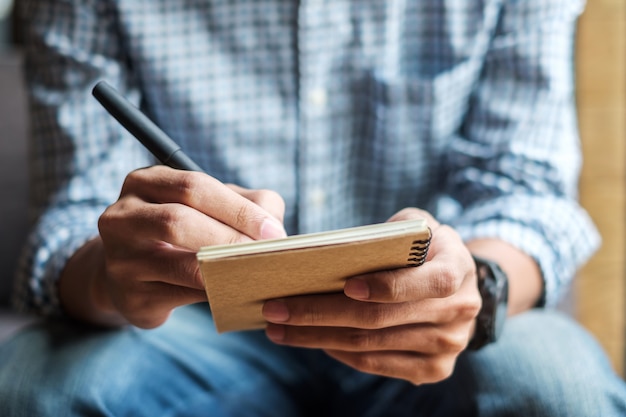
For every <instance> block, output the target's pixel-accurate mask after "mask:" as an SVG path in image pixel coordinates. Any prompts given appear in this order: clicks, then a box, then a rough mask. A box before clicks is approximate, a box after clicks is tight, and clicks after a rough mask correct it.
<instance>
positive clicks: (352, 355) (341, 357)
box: [326, 350, 457, 385]
mask: <svg viewBox="0 0 626 417" xmlns="http://www.w3.org/2000/svg"><path fill="white" fill-rule="evenodd" d="M326 353H327V354H328V355H329V356H331V357H332V358H334V359H336V360H338V361H340V362H342V363H344V364H346V365H348V366H350V367H352V368H355V369H357V370H359V371H361V372H365V373H369V374H374V375H381V376H386V377H391V378H399V379H404V380H407V381H410V382H412V383H413V384H415V385H420V384H427V383H434V382H439V381H442V380H444V379H446V378H448V377H449V376H450V375H452V372H453V371H454V365H455V363H456V358H457V356H456V355H437V356H428V355H419V354H414V353H409V352H344V351H338V350H327V351H326Z"/></svg>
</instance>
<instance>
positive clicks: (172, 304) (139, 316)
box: [113, 282, 207, 329]
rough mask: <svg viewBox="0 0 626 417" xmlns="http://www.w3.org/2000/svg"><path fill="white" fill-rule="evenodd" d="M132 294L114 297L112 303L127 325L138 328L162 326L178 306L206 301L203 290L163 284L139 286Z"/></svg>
mask: <svg viewBox="0 0 626 417" xmlns="http://www.w3.org/2000/svg"><path fill="white" fill-rule="evenodd" d="M132 294H133V295H132V297H118V298H117V299H115V298H114V299H113V303H114V305H115V307H116V308H117V309H118V311H120V313H122V314H123V315H124V317H126V319H127V320H128V321H129V323H131V324H132V325H134V326H137V327H140V328H142V329H153V328H156V327H158V326H160V325H162V324H163V323H165V321H166V320H167V319H168V317H169V315H170V314H171V312H172V310H173V309H174V308H176V307H178V306H181V305H188V304H195V303H199V302H206V300H207V298H206V293H205V292H204V291H200V290H194V289H191V288H186V287H180V286H176V285H170V284H166V283H163V282H150V283H143V285H140V286H137V287H136V288H135V289H134V291H133V293H132Z"/></svg>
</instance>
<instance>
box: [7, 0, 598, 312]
mask: <svg viewBox="0 0 626 417" xmlns="http://www.w3.org/2000/svg"><path fill="white" fill-rule="evenodd" d="M582 3H583V2H582V0H580V1H579V0H526V1H516V0H481V1H479V0H475V1H474V0H393V1H392V0H385V1H382V0H359V1H349V0H303V1H285V0H240V1H231V0H213V1H209V0H192V1H174V0H64V1H61V0H58V1H49V0H21V1H20V2H19V3H18V4H19V7H21V10H22V12H23V15H24V16H25V17H26V19H25V20H27V21H25V22H24V27H26V41H27V46H26V70H27V78H28V83H29V94H30V103H31V110H32V113H31V115H32V135H33V143H32V148H31V151H32V154H31V156H32V170H31V174H32V192H33V200H32V205H33V209H34V213H33V216H34V219H35V221H36V224H35V226H34V229H33V233H32V236H31V238H30V241H29V244H28V246H27V248H26V250H25V255H24V257H23V262H22V266H21V271H20V274H19V275H20V276H19V279H18V285H17V287H16V296H15V299H16V304H17V305H18V306H19V307H21V308H22V309H30V310H37V311H39V312H41V313H44V314H55V313H58V312H59V301H58V296H57V290H56V280H57V278H58V277H59V274H60V272H61V270H62V268H63V267H64V265H65V263H66V261H67V259H68V257H69V256H71V255H72V254H73V253H74V251H75V250H76V249H77V248H78V247H80V246H81V245H82V244H83V243H84V242H85V241H87V240H88V239H90V238H92V237H94V236H96V235H97V233H98V230H97V219H98V217H99V215H100V214H101V213H102V212H103V211H104V209H105V208H106V207H107V206H108V205H109V204H111V203H112V202H114V201H115V200H116V199H117V197H118V194H119V190H120V187H121V185H122V182H123V180H124V177H125V176H126V174H127V173H128V172H129V171H131V170H133V169H135V168H138V167H142V166H147V165H150V164H153V163H154V162H155V161H154V160H153V158H151V156H150V155H149V154H148V153H147V152H146V151H145V150H144V149H143V148H142V147H141V145H139V144H138V143H137V141H136V140H134V139H133V138H131V137H129V135H128V134H127V133H126V132H125V131H124V130H123V129H122V128H120V126H118V124H117V123H116V122H115V121H114V119H113V118H112V117H111V116H109V115H108V114H107V113H106V112H105V111H104V110H103V109H102V108H101V107H100V105H99V104H98V103H97V102H96V101H95V100H94V99H93V98H92V97H91V95H90V91H91V88H92V87H93V86H94V84H95V83H96V82H97V81H99V80H102V79H104V80H107V81H108V82H109V83H110V84H112V85H114V86H116V87H117V88H118V89H119V90H121V91H122V92H123V93H124V94H125V95H126V96H128V97H130V98H131V100H132V101H134V102H135V103H137V104H138V105H139V106H140V107H141V108H142V109H143V110H144V111H145V112H146V113H148V114H149V115H150V116H151V117H152V118H153V119H154V120H155V121H156V122H157V124H159V125H160V126H161V127H162V128H163V129H164V130H165V131H166V132H167V133H168V134H169V135H170V136H171V137H173V138H174V139H175V140H177V141H178V142H179V143H180V144H181V145H182V147H183V149H184V150H185V152H187V153H188V154H189V155H190V156H191V157H192V158H193V159H195V160H196V162H198V163H199V165H201V166H202V167H203V168H204V169H205V170H206V171H207V172H208V173H210V174H211V175H213V176H215V177H217V178H218V179H220V180H222V181H224V182H230V183H236V184H240V185H242V186H245V187H250V188H268V189H273V190H276V191H278V192H279V193H280V194H281V195H282V196H283V198H284V199H285V202H286V210H287V214H286V219H285V223H286V227H287V230H288V231H289V232H290V233H305V232H314V231H320V230H328V229H334V228H340V227H347V226H353V225H360V224H368V223H374V222H382V221H385V220H386V219H387V218H388V217H389V216H391V215H392V214H393V213H395V212H396V211H398V210H400V209H402V208H404V207H408V206H417V207H421V208H425V209H428V210H430V211H432V212H433V213H434V214H435V215H437V216H439V218H440V219H441V220H442V221H444V222H447V223H449V224H451V225H452V226H454V227H455V228H456V229H457V230H458V231H459V233H460V234H461V235H462V237H463V238H464V239H466V240H468V239H473V238H480V237H496V238H500V239H503V240H505V241H507V242H510V243H511V244H512V245H514V246H516V247H518V248H520V249H522V250H523V251H525V252H527V253H528V254H530V255H531V256H532V257H533V258H535V259H536V260H537V262H538V263H539V265H540V266H541V269H542V271H543V276H544V279H545V300H544V301H545V302H547V303H548V304H552V303H554V302H555V301H556V300H557V299H558V296H559V293H560V290H562V289H563V287H564V285H565V284H567V283H568V282H569V280H570V279H571V278H572V277H573V276H574V274H575V272H576V269H577V268H578V267H579V266H580V264H581V263H583V262H584V261H586V260H587V258H588V257H589V256H590V254H591V253H592V252H593V250H594V249H595V248H596V246H597V245H598V243H599V238H598V236H597V234H596V231H595V229H594V227H593V225H592V224H591V222H590V220H589V218H588V217H587V215H586V213H585V212H584V211H583V210H582V209H581V207H580V206H579V205H578V203H577V200H576V199H577V178H578V174H579V168H580V162H581V155H580V149H579V140H578V136H577V130H576V118H575V108H574V104H573V81H572V78H573V76H572V49H573V32H574V27H575V25H574V24H575V20H576V18H577V16H578V15H579V13H580V12H581V10H582V8H583V5H582Z"/></svg>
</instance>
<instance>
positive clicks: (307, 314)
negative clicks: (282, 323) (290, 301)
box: [290, 305, 324, 326]
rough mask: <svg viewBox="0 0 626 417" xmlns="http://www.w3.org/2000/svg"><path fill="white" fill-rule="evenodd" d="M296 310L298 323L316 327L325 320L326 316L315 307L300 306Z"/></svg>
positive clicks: (295, 314) (295, 315)
mask: <svg viewBox="0 0 626 417" xmlns="http://www.w3.org/2000/svg"><path fill="white" fill-rule="evenodd" d="M290 310H291V309H290ZM294 310H295V311H294V317H298V318H299V319H298V321H299V322H301V323H302V324H304V325H307V326H315V325H317V324H319V323H321V322H323V320H324V315H323V314H322V313H321V312H320V311H319V310H318V309H316V308H315V307H314V306H311V305H307V306H300V307H298V308H294Z"/></svg>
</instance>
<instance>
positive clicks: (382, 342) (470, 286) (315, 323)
mask: <svg viewBox="0 0 626 417" xmlns="http://www.w3.org/2000/svg"><path fill="white" fill-rule="evenodd" d="M410 218H427V220H428V224H429V226H430V228H431V230H432V233H433V235H432V242H431V245H430V248H429V253H428V258H427V261H426V263H424V264H423V265H421V266H419V267H417V268H402V269H397V270H392V271H384V272H377V273H372V274H367V275H363V276H359V277H353V278H351V279H350V280H348V281H347V282H346V284H345V287H344V293H343V294H331V295H312V296H299V297H291V298H285V299H280V300H271V301H268V302H267V303H266V304H265V305H264V308H263V314H264V316H265V319H266V320H267V321H269V322H270V324H269V325H268V326H267V329H266V333H267V335H268V337H269V338H270V339H271V340H273V341H274V342H276V343H279V344H285V345H291V346H300V347H308V348H319V349H323V350H325V351H326V352H327V353H328V354H329V355H330V356H332V357H334V358H335V359H337V360H339V361H341V362H343V363H345V364H347V365H349V366H352V367H354V368H356V369H359V370H361V371H363V372H369V373H373V374H379V375H385V376H390V377H395V378H402V379H406V380H408V381H411V382H413V383H415V384H422V383H432V382H436V381H440V380H442V379H445V378H447V377H448V376H449V375H450V374H451V373H452V371H453V369H454V365H455V363H456V359H457V357H458V355H459V354H460V352H462V351H463V350H464V349H465V348H466V346H467V344H468V342H469V340H470V338H471V336H472V334H473V331H474V322H475V318H476V316H477V315H478V312H479V310H480V307H481V297H480V294H479V292H478V288H477V282H476V280H477V278H476V272H475V266H474V262H473V259H472V257H471V255H470V253H469V251H468V249H467V248H466V246H465V245H464V243H463V242H462V241H461V239H460V237H459V236H458V234H457V233H456V232H455V231H454V230H453V229H451V228H450V227H448V226H445V225H439V223H438V222H437V221H436V220H434V219H433V218H432V216H430V215H429V214H428V213H426V212H424V211H421V210H418V209H405V210H403V211H401V212H399V213H398V214H396V215H395V216H394V217H392V218H391V219H390V221H396V220H404V219H410Z"/></svg>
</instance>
